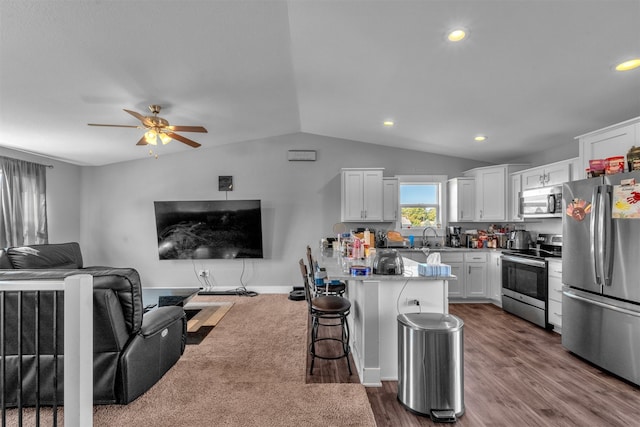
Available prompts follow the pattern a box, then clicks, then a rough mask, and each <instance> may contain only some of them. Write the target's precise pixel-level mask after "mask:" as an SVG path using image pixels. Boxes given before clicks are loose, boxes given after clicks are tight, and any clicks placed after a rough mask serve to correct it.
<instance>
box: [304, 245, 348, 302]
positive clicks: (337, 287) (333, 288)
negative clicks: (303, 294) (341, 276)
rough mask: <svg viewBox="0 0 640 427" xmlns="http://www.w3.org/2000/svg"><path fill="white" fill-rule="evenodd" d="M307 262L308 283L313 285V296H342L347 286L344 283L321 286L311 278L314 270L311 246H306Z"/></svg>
mask: <svg viewBox="0 0 640 427" xmlns="http://www.w3.org/2000/svg"><path fill="white" fill-rule="evenodd" d="M307 262H308V263H309V270H308V271H307V272H308V275H309V281H310V282H311V283H312V284H313V289H314V295H315V296H320V295H336V296H339V297H341V296H343V295H344V293H345V290H346V289H347V285H346V283H344V282H340V283H338V284H333V283H326V284H323V285H316V281H315V277H314V276H313V272H314V271H315V270H316V268H315V267H316V263H315V262H314V261H313V255H312V254H311V246H309V245H307Z"/></svg>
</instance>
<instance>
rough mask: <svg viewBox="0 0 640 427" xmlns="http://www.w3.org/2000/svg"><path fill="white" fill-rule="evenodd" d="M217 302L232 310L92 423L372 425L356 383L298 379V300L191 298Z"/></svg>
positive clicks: (98, 411) (301, 318)
mask: <svg viewBox="0 0 640 427" xmlns="http://www.w3.org/2000/svg"><path fill="white" fill-rule="evenodd" d="M222 298H223V299H222ZM216 301H232V302H233V303H234V306H233V309H232V310H229V311H228V312H227V313H226V315H225V316H224V318H223V319H222V320H221V321H220V322H219V323H218V324H217V325H216V326H215V327H214V328H213V330H212V331H211V332H210V333H209V335H208V336H207V337H206V338H205V339H204V340H203V341H202V342H201V343H200V345H190V346H187V348H186V350H185V353H184V355H183V356H182V358H181V359H180V360H179V361H178V362H177V363H176V364H175V365H174V366H173V368H171V370H169V372H167V373H166V374H165V375H164V377H162V378H161V379H160V381H159V382H158V383H157V384H156V385H154V386H153V387H152V388H151V389H150V390H149V391H147V392H146V393H145V394H143V395H142V396H140V397H139V398H138V399H136V400H135V401H133V402H131V403H130V404H129V405H126V406H121V405H104V406H95V407H94V426H132V427H133V426H135V427H139V426H140V425H156V426H172V427H173V426H190V427H195V426H203V427H205V426H212V425H216V426H255V427H258V426H260V427H270V426H274V427H275V426H278V427H289V426H291V427H298V426H335V427H338V426H340V427H342V426H345V427H346V426H359V427H360V426H361V427H367V426H375V425H376V423H375V419H374V416H373V412H372V410H371V405H370V404H369V400H368V398H367V393H366V390H365V388H364V386H362V385H361V384H306V383H305V379H306V374H305V369H306V359H307V348H306V339H307V317H308V313H307V306H306V303H305V302H304V301H291V300H288V299H287V295H258V296H256V297H229V296H224V297H217V296H206V297H205V296H198V297H196V298H194V300H193V302H194V303H195V302H216ZM26 415H27V416H31V419H33V414H29V413H28V414H26ZM25 422H27V419H26V418H25ZM9 425H10V424H9ZM25 425H28V424H25ZM43 425H44V424H43Z"/></svg>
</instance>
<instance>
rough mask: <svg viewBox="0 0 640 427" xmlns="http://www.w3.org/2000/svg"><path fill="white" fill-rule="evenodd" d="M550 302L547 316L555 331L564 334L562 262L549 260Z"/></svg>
mask: <svg viewBox="0 0 640 427" xmlns="http://www.w3.org/2000/svg"><path fill="white" fill-rule="evenodd" d="M548 265H549V270H548V278H547V280H548V290H547V292H548V294H549V295H548V300H549V305H548V307H547V315H548V317H549V323H551V324H552V325H553V330H554V331H556V332H558V333H561V332H562V261H561V260H555V259H554V260H548Z"/></svg>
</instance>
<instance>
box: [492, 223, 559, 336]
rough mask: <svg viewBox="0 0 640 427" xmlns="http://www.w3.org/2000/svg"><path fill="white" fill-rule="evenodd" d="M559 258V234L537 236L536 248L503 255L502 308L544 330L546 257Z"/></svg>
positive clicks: (549, 325) (508, 252) (546, 299)
mask: <svg viewBox="0 0 640 427" xmlns="http://www.w3.org/2000/svg"><path fill="white" fill-rule="evenodd" d="M554 257H562V235H558V234H542V233H541V234H539V235H538V238H537V239H536V247H535V248H529V249H523V250H511V251H504V252H503V253H502V257H501V258H502V308H503V310H505V311H508V312H509V313H512V314H515V315H516V316H519V317H522V318H523V319H526V320H528V321H530V322H532V323H535V324H536V325H538V326H541V327H543V328H547V329H551V328H553V326H552V325H551V324H549V321H548V320H549V317H548V315H547V304H548V291H547V289H548V283H547V270H548V268H547V260H546V259H547V258H554Z"/></svg>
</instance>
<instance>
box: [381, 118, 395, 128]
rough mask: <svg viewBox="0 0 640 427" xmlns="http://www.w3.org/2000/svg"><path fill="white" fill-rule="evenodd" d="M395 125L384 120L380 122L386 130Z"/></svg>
mask: <svg viewBox="0 0 640 427" xmlns="http://www.w3.org/2000/svg"><path fill="white" fill-rule="evenodd" d="M395 124H396V123H395V122H394V121H393V120H385V121H384V122H382V125H383V126H386V127H388V128H390V127H392V126H393V125H395Z"/></svg>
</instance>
